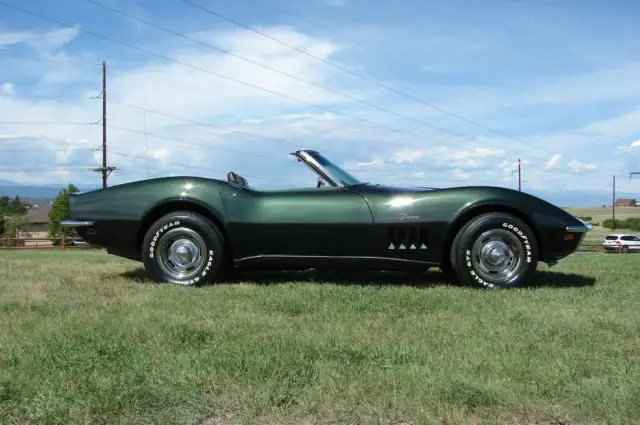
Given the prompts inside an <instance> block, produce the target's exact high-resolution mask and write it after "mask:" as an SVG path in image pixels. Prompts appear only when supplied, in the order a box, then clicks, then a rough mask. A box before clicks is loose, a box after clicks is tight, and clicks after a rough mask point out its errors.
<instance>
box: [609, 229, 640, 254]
mask: <svg viewBox="0 0 640 425" xmlns="http://www.w3.org/2000/svg"><path fill="white" fill-rule="evenodd" d="M602 246H603V247H604V249H605V250H606V251H616V252H617V251H622V252H630V251H637V252H640V238H639V237H638V236H636V235H632V234H627V233H617V234H612V235H607V236H605V237H604V240H603V241H602Z"/></svg>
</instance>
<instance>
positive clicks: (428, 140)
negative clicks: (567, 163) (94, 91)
mask: <svg viewBox="0 0 640 425" xmlns="http://www.w3.org/2000/svg"><path fill="white" fill-rule="evenodd" d="M181 1H184V0H181ZM186 3H189V4H191V5H193V6H196V7H199V8H201V7H200V6H197V5H195V4H194V3H191V2H186ZM0 4H2V5H4V6H6V7H9V8H11V9H14V10H18V11H21V12H23V13H26V14H29V15H32V16H36V17H39V18H41V19H44V20H48V21H51V22H55V23H58V24H60V25H63V26H66V27H69V28H75V29H77V30H78V31H81V32H85V33H87V34H90V35H93V36H95V37H97V38H101V39H105V40H107V41H110V42H113V43H115V44H119V45H123V46H125V47H128V48H131V49H133V50H137V51H140V52H143V53H147V54H149V55H152V56H156V57H159V58H162V59H165V60H167V61H171V62H175V63H178V64H181V65H183V66H186V67H189V68H192V69H195V70H199V71H201V72H205V73H208V74H212V75H216V76H218V77H220V78H224V79H227V80H230V81H234V82H236V83H239V84H242V85H246V86H249V87H252V88H254V89H257V90H261V91H264V92H267V93H270V94H273V95H276V96H280V97H283V98H286V99H289V100H292V101H296V102H299V103H303V104H306V105H309V106H312V107H316V108H320V109H324V110H327V111H329V112H332V113H335V114H338V115H342V116H345V117H348V118H351V119H354V120H358V121H362V122H365V123H368V124H372V125H376V126H380V127H383V128H386V129H389V130H391V131H394V132H400V133H404V134H408V135H411V136H414V137H416V138H420V139H423V140H425V141H427V142H429V143H436V142H435V141H433V140H431V139H428V138H426V137H425V136H423V135H421V134H416V133H413V132H409V131H405V130H401V129H398V128H395V127H391V126H387V125H385V124H380V123H376V122H373V121H370V120H367V119H365V118H361V117H355V116H352V115H349V114H345V113H342V112H340V111H337V110H334V109H332V108H328V107H324V106H321V105H316V104H313V103H311V102H307V101H305V100H302V99H297V98H294V97H292V96H289V95H286V94H283V93H278V92H275V91H273V90H269V89H265V88H263V87H259V86H256V85H254V84H251V83H247V82H244V81H241V80H237V79H235V78H232V77H228V76H225V75H222V74H218V73H215V72H212V71H210V70H207V69H204V68H200V67H198V66H195V65H191V64H188V63H185V62H182V61H179V60H177V59H173V58H169V57H166V56H164V55H161V54H158V53H155V52H151V51H149V50H146V49H142V48H140V47H137V46H133V45H131V44H128V43H125V42H122V41H118V40H114V39H112V38H109V37H107V36H103V35H100V34H97V33H94V32H92V31H89V30H86V29H83V28H77V27H74V26H72V25H69V24H67V23H64V22H62V21H59V20H57V19H53V18H48V17H45V16H43V15H41V14H38V13H35V12H31V11H28V10H25V9H22V8H20V7H17V6H15V5H10V4H7V3H5V2H4V1H0ZM205 10H206V11H208V12H211V11H209V10H208V9H205ZM214 14H216V13H214ZM217 15H218V14H216V16H217ZM220 16H222V15H220ZM223 19H227V18H226V17H223ZM234 23H235V21H234ZM238 24H239V23H238ZM240 25H241V26H242V24H240ZM247 28H248V29H250V30H252V31H255V30H253V29H252V28H249V27H247ZM258 33H259V32H258ZM260 34H261V35H264V34H262V33H260ZM265 36H266V35H265ZM267 37H269V36H267ZM269 38H271V37H269ZM272 39H273V38H272ZM274 40H276V39H274ZM276 41H278V40H276ZM285 44H286V43H285ZM289 47H292V48H293V46H289ZM302 52H304V51H302ZM392 113H393V112H392ZM409 119H412V118H409ZM427 125H430V124H427ZM445 131H447V130H445ZM452 134H456V135H457V133H452ZM462 137H464V138H465V139H467V138H466V137H465V136H464V135H462ZM475 142H476V143H480V144H485V145H488V146H493V147H496V148H497V149H500V150H503V151H511V152H515V151H513V150H510V149H506V148H504V147H499V146H496V145H493V144H490V143H487V142H482V141H478V140H476V141H475ZM441 143H443V144H447V143H445V142H442V141H441ZM451 146H453V145H451ZM399 147H402V146H399ZM457 147H459V146H457ZM491 154H494V153H491ZM496 155H500V154H499V153H496ZM545 162H546V160H545Z"/></svg>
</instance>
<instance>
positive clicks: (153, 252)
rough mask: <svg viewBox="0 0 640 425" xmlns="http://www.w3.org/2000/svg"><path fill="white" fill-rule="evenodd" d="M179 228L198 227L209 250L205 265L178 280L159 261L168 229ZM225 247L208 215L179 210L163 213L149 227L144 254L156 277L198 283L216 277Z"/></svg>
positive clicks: (186, 284)
mask: <svg viewBox="0 0 640 425" xmlns="http://www.w3.org/2000/svg"><path fill="white" fill-rule="evenodd" d="M176 228H188V229H191V230H194V231H196V232H197V233H198V234H199V235H200V237H202V239H203V240H204V242H205V245H206V252H205V253H203V255H204V256H205V259H206V262H205V264H204V267H203V268H202V269H201V270H200V271H199V272H198V274H197V275H195V276H193V277H192V278H191V279H188V280H177V279H174V278H172V277H170V276H168V275H166V274H165V273H164V272H163V270H162V268H161V267H160V265H159V264H158V261H159V259H158V252H157V246H158V243H159V242H160V240H161V239H162V237H163V236H164V235H165V234H166V232H168V231H169V230H173V229H176ZM223 247H224V245H223V241H222V236H221V235H220V233H219V232H218V231H217V229H216V228H215V225H214V224H213V223H211V222H210V221H209V220H208V219H206V218H205V217H203V216H200V215H198V214H195V213H187V212H178V213H172V214H168V215H166V216H164V217H161V218H160V219H158V220H157V221H156V222H155V223H154V224H153V225H152V226H151V227H150V228H149V230H148V231H147V233H146V235H145V238H144V241H143V244H142V258H143V262H144V265H145V268H146V269H147V271H148V273H149V274H150V276H151V277H152V279H153V280H155V281H158V282H165V283H171V284H176V285H181V286H198V285H203V284H206V283H210V282H211V281H213V279H214V278H215V277H216V275H217V273H218V270H219V269H220V266H221V262H222V258H223V256H224V252H223Z"/></svg>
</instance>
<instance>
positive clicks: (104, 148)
mask: <svg viewBox="0 0 640 425" xmlns="http://www.w3.org/2000/svg"><path fill="white" fill-rule="evenodd" d="M115 169H116V167H109V166H107V63H106V62H104V61H103V62H102V167H100V168H95V169H94V170H93V171H98V172H102V188H103V189H106V188H107V177H109V175H110V174H111V172H112V171H114V170H115Z"/></svg>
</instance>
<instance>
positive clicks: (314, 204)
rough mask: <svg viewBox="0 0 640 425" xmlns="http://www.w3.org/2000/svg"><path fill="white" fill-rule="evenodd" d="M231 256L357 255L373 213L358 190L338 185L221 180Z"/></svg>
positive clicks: (365, 240)
mask: <svg viewBox="0 0 640 425" xmlns="http://www.w3.org/2000/svg"><path fill="white" fill-rule="evenodd" d="M222 198H223V202H224V206H225V212H226V215H227V218H228V221H229V225H230V231H231V232H232V234H233V241H234V257H235V258H236V259H239V258H247V257H252V256H357V255H361V254H362V252H365V251H366V248H367V246H368V244H369V240H370V238H371V228H372V226H373V218H372V215H371V211H370V209H369V206H368V205H367V203H366V201H365V200H364V198H363V197H362V196H360V195H359V194H358V193H354V192H352V191H350V190H348V189H346V188H341V187H319V188H304V189H289V190H256V189H252V188H247V187H242V186H235V185H223V186H222Z"/></svg>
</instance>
